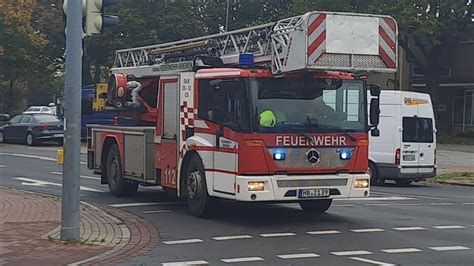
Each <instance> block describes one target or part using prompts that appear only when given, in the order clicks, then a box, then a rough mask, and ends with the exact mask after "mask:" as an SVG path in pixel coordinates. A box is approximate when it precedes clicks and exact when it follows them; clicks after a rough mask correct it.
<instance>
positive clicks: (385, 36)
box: [379, 26, 395, 52]
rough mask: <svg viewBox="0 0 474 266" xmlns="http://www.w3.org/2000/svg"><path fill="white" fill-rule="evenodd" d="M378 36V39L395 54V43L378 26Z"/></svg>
mask: <svg viewBox="0 0 474 266" xmlns="http://www.w3.org/2000/svg"><path fill="white" fill-rule="evenodd" d="M379 34H380V37H382V39H383V40H384V41H385V42H386V43H387V45H388V46H389V47H390V49H392V51H393V52H395V42H394V40H392V39H391V38H390V36H388V34H387V33H386V32H385V30H384V29H383V28H382V26H379Z"/></svg>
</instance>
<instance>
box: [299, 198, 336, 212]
mask: <svg viewBox="0 0 474 266" xmlns="http://www.w3.org/2000/svg"><path fill="white" fill-rule="evenodd" d="M331 203H332V199H322V200H302V201H300V202H299V204H300V207H301V209H303V210H304V211H309V212H316V213H323V212H325V211H327V210H328V209H329V207H331Z"/></svg>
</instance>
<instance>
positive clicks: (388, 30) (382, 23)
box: [380, 18, 396, 43]
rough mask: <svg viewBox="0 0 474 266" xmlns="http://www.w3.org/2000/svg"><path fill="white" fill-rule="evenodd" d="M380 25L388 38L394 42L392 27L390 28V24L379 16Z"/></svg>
mask: <svg viewBox="0 0 474 266" xmlns="http://www.w3.org/2000/svg"><path fill="white" fill-rule="evenodd" d="M380 26H381V27H382V29H383V30H384V31H385V33H387V35H388V37H389V38H390V40H392V41H393V43H396V39H395V37H396V36H395V32H394V31H393V30H392V28H390V26H389V25H388V24H387V22H385V20H384V19H383V18H380ZM380 38H382V37H380Z"/></svg>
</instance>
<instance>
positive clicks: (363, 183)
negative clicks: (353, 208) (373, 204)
mask: <svg viewBox="0 0 474 266" xmlns="http://www.w3.org/2000/svg"><path fill="white" fill-rule="evenodd" d="M368 187H369V179H356V180H355V182H354V188H368Z"/></svg>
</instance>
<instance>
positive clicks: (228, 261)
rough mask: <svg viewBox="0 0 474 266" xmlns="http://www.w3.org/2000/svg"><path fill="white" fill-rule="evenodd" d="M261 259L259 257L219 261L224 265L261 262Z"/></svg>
mask: <svg viewBox="0 0 474 266" xmlns="http://www.w3.org/2000/svg"><path fill="white" fill-rule="evenodd" d="M263 260H264V259H263V258H260V257H242V258H230V259H221V261H223V262H225V263H236V262H250V261H263Z"/></svg>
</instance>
